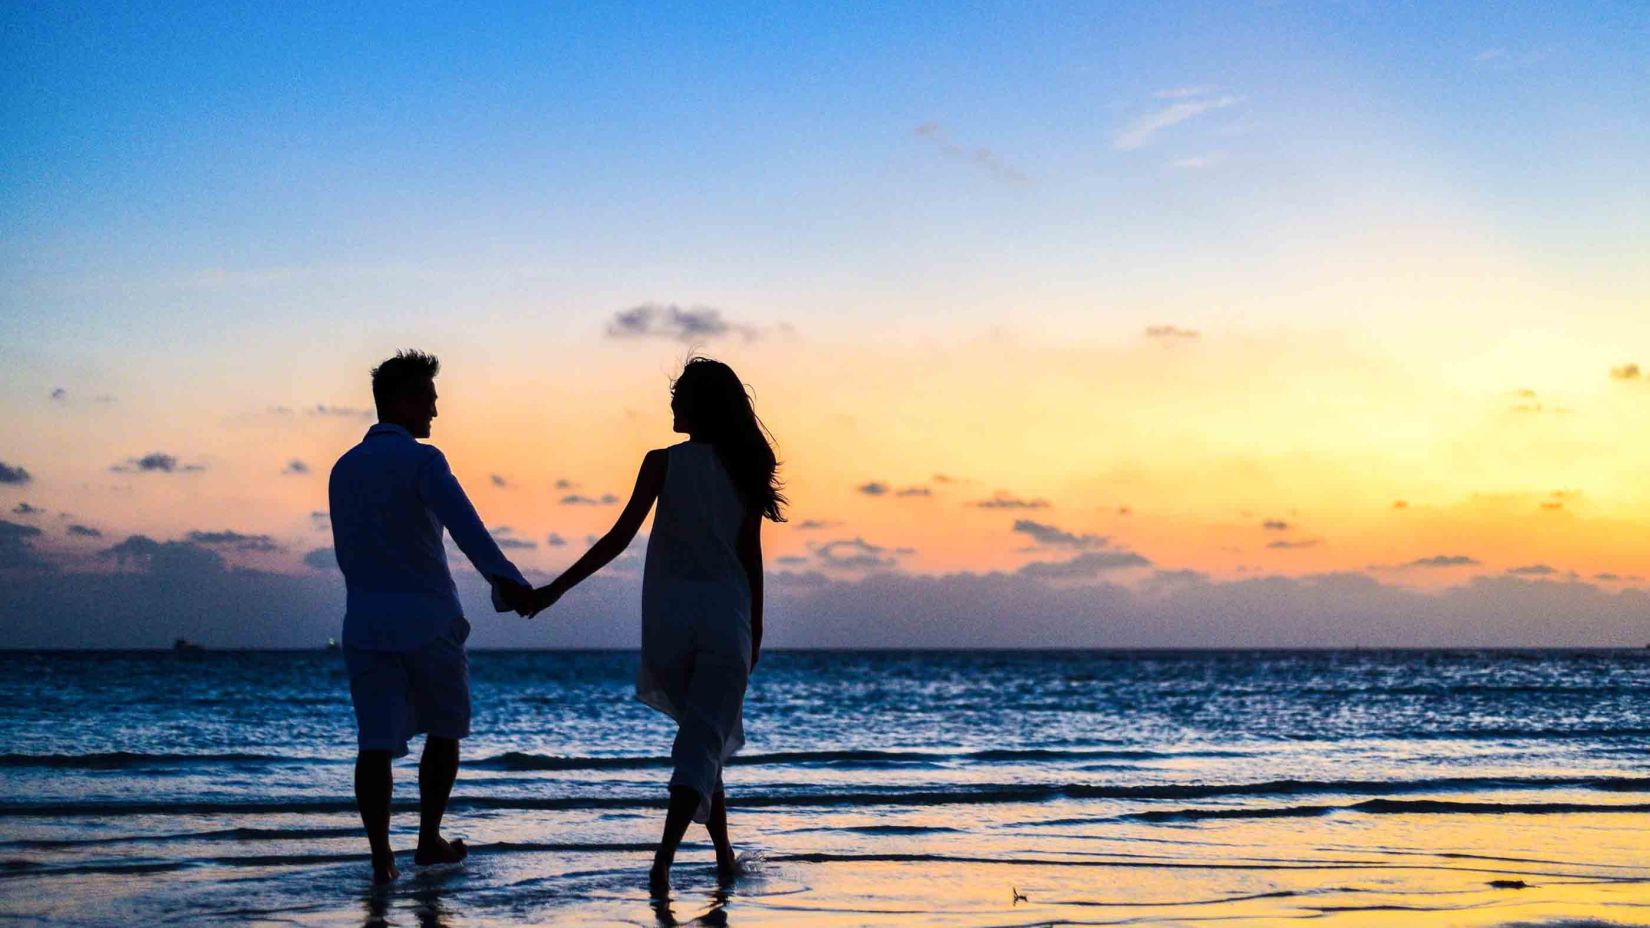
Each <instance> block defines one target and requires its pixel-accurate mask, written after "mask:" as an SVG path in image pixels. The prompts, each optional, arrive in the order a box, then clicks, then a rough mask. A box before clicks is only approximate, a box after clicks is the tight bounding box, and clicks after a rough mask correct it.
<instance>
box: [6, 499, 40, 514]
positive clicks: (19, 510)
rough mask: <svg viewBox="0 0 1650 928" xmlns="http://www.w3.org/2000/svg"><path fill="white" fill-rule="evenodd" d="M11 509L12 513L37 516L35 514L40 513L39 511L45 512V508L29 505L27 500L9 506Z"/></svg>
mask: <svg viewBox="0 0 1650 928" xmlns="http://www.w3.org/2000/svg"><path fill="white" fill-rule="evenodd" d="M11 511H12V514H13V515H19V516H37V515H40V514H41V513H43V512H45V511H46V510H44V509H41V508H40V507H39V506H31V505H29V504H28V503H27V502H21V503H18V504H17V505H15V506H13V507H11Z"/></svg>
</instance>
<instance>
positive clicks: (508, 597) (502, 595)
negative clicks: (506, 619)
mask: <svg viewBox="0 0 1650 928" xmlns="http://www.w3.org/2000/svg"><path fill="white" fill-rule="evenodd" d="M493 591H494V593H495V594H496V596H495V598H496V599H497V602H496V603H494V606H495V607H497V606H499V605H501V604H502V605H503V607H504V608H505V609H509V610H510V611H512V612H514V613H515V614H516V615H519V616H527V614H528V611H529V609H530V608H531V606H532V602H533V588H532V587H530V586H525V585H523V584H520V583H516V582H515V581H513V580H506V579H505V578H503V577H494V578H493Z"/></svg>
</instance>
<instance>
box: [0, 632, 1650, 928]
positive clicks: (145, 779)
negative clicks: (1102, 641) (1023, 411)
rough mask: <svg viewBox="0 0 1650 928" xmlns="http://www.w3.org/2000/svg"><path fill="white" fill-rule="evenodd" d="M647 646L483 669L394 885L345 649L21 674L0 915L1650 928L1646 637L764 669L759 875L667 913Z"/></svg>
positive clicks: (4, 774) (8, 699) (662, 770)
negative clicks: (1508, 645) (366, 776)
mask: <svg viewBox="0 0 1650 928" xmlns="http://www.w3.org/2000/svg"><path fill="white" fill-rule="evenodd" d="M634 661H635V657H634V655H633V654H629V653H624V652H485V651H483V652H477V653H475V654H473V655H472V669H473V674H474V686H475V702H476V706H477V717H476V723H475V726H474V728H475V731H474V734H473V736H472V737H471V738H470V739H468V740H467V741H466V743H465V754H466V762H465V767H464V769H463V770H462V772H461V773H460V778H459V782H458V786H457V788H456V789H455V791H454V801H453V805H452V809H451V811H450V812H449V815H448V825H447V831H448V832H449V833H450V834H452V835H456V836H461V837H464V838H465V839H466V840H467V841H468V842H469V843H470V845H471V847H472V849H473V850H472V854H471V857H470V859H469V860H468V861H466V862H465V863H464V864H463V865H461V866H457V867H446V868H428V869H416V868H411V867H409V866H407V864H408V863H410V861H404V862H403V870H404V876H403V877H402V879H401V880H400V881H399V882H398V883H397V884H396V885H395V886H394V887H393V888H391V889H389V890H387V891H384V892H377V893H375V892H373V891H371V890H370V888H369V887H368V885H367V873H368V869H367V862H366V856H365V844H364V841H363V840H362V838H361V836H360V833H359V823H358V820H357V819H356V817H355V813H354V809H353V803H352V801H351V798H350V792H349V777H350V770H351V758H352V756H353V746H352V743H351V737H352V735H351V728H350V716H349V710H348V695H347V690H346V688H345V687H344V685H343V676H342V671H341V668H339V667H338V666H337V664H338V663H339V659H338V656H337V655H336V654H327V653H321V652H313V653H309V652H305V653H299V652H286V653H280V652H247V653H205V654H198V655H176V654H169V653H123V654H97V653H80V654H20V653H13V654H9V655H5V656H4V657H0V680H4V681H5V682H3V683H0V734H3V735H4V736H5V737H6V740H7V741H8V743H9V747H8V751H9V753H7V754H5V755H4V757H3V758H0V793H3V795H4V798H3V799H0V816H3V821H4V825H3V833H0V860H3V861H4V863H3V869H0V888H3V889H0V918H3V919H4V920H5V921H6V922H7V923H14V924H36V923H47V924H86V925H114V924H131V923H134V922H137V923H166V922H171V923H185V922H187V923H189V924H226V925H227V924H270V925H273V924H289V925H290V924H299V925H335V924H345V923H349V924H362V925H371V924H392V925H426V926H427V925H453V926H462V925H495V924H497V925H503V924H524V923H532V924H568V925H573V924H578V925H605V924H612V925H626V924H631V925H634V924H659V923H670V922H682V923H687V922H692V921H694V920H696V919H697V920H699V921H700V923H704V924H720V923H727V924H740V925H895V924H900V925H958V926H999V925H1000V926H1009V925H1028V926H1029V925H1047V924H1131V925H1186V924H1197V923H1203V922H1208V921H1218V922H1220V923H1222V924H1232V925H1265V924H1279V923H1284V922H1291V921H1311V922H1312V923H1314V924H1329V925H1348V926H1351V925H1393V924H1403V925H1411V924H1414V925H1463V926H1467V925H1512V924H1577V925H1579V924H1627V925H1638V924H1650V838H1647V837H1646V835H1647V833H1650V829H1647V828H1646V827H1645V826H1646V823H1647V821H1650V778H1647V777H1645V776H1644V775H1643V772H1642V767H1643V763H1644V761H1645V759H1646V755H1647V754H1650V752H1647V751H1646V749H1645V747H1644V739H1645V737H1646V735H1647V733H1650V707H1647V706H1646V705H1645V702H1644V700H1643V698H1642V697H1643V693H1644V692H1645V691H1646V689H1645V687H1646V684H1647V682H1650V659H1647V658H1646V656H1645V655H1644V654H1642V653H1640V652H1636V651H1537V652H1510V651H1407V652H1405V651H1396V652H1358V651H1299V652H1294V651H1244V652H1239V651H1232V652H1218V651H1216V652H885V653H877V652H780V653H775V654H772V655H769V656H768V657H767V658H765V659H764V662H763V665H762V666H761V667H760V668H759V670H758V674H757V676H756V678H755V681H754V683H753V688H752V691H751V696H750V699H749V702H748V704H747V707H746V716H747V729H748V732H749V744H748V745H747V747H746V749H745V752H744V753H743V754H742V755H741V756H740V758H739V759H738V762H737V763H736V764H735V765H733V766H731V767H730V768H729V769H728V771H727V775H726V780H727V784H728V791H729V797H730V798H729V805H730V819H731V824H732V831H733V836H734V841H735V844H736V846H737V847H739V848H740V849H741V850H744V851H746V852H760V853H759V855H758V856H759V858H760V859H759V860H757V861H756V862H755V863H753V864H751V865H750V867H749V870H750V872H748V873H747V874H746V875H745V876H743V877H742V878H741V879H740V880H739V881H738V882H737V883H736V884H734V885H733V886H731V887H719V886H718V885H717V882H716V879H715V876H714V872H713V868H712V865H711V864H712V861H711V855H710V850H709V847H708V845H707V844H706V843H705V842H704V840H703V834H702V832H690V834H689V840H690V842H692V843H690V844H688V845H686V846H684V849H683V852H682V854H681V856H680V857H679V863H678V866H677V871H676V879H675V882H676V888H675V891H674V892H673V894H672V896H671V898H670V900H669V901H668V902H667V903H663V904H661V903H658V902H655V901H654V900H650V898H649V895H648V893H647V891H646V889H645V873H646V868H647V864H648V862H649V859H650V855H651V846H652V841H653V840H654V839H655V838H656V836H657V829H658V825H659V815H660V808H661V806H662V793H663V782H664V780H665V778H666V777H667V776H668V766H667V763H666V761H665V760H664V755H665V754H666V753H667V752H668V747H669V738H670V729H669V726H668V724H667V723H666V722H665V720H663V719H662V718H660V717H658V716H656V715H655V714H653V713H651V712H650V711H649V710H647V709H645V708H644V707H641V706H639V705H637V704H636V703H635V702H634V701H633V700H632V699H631V698H630V693H629V686H630V681H631V676H632V674H633V673H634ZM24 681H28V682H24ZM416 747H417V746H416V745H415V754H414V756H413V757H412V758H408V759H406V760H404V761H401V762H398V764H397V767H396V778H397V798H398V810H397V816H396V820H395V837H396V846H397V847H398V848H401V849H403V850H405V851H410V849H411V847H412V843H413V837H414V829H415V828H416V814H415V812H414V806H415V797H416V787H415V785H414V783H415V775H416V765H415V762H416Z"/></svg>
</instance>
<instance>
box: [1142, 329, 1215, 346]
mask: <svg viewBox="0 0 1650 928" xmlns="http://www.w3.org/2000/svg"><path fill="white" fill-rule="evenodd" d="M1146 337H1147V338H1150V339H1155V340H1157V341H1164V342H1177V341H1178V342H1190V341H1196V340H1198V339H1199V338H1202V337H1203V336H1202V334H1201V333H1199V332H1198V331H1197V330H1196V329H1183V328H1181V327H1180V326H1177V325H1149V326H1146Z"/></svg>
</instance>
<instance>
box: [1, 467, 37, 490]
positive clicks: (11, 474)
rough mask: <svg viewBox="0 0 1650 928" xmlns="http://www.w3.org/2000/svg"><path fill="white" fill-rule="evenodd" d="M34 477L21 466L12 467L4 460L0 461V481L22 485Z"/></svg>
mask: <svg viewBox="0 0 1650 928" xmlns="http://www.w3.org/2000/svg"><path fill="white" fill-rule="evenodd" d="M33 479H34V475H33V474H31V473H29V472H28V471H27V470H24V469H23V468H21V467H13V466H12V465H10V464H7V463H6V462H5V461H0V483H7V484H11V485H12V486H19V487H20V486H22V485H23V484H25V483H28V482H29V481H31V480H33Z"/></svg>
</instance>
